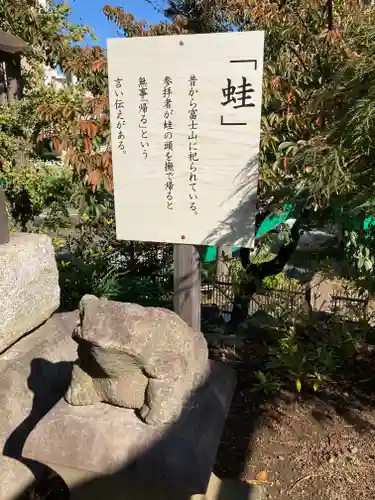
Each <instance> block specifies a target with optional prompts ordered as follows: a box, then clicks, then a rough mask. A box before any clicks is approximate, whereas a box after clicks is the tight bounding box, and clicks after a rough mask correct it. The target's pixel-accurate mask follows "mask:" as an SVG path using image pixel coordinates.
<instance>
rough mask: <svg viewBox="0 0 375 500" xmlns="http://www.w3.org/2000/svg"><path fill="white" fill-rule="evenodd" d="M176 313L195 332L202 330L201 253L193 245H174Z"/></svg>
mask: <svg viewBox="0 0 375 500" xmlns="http://www.w3.org/2000/svg"><path fill="white" fill-rule="evenodd" d="M173 260H174V295H173V308H174V311H175V312H176V313H177V314H178V315H179V316H180V317H181V318H182V319H183V320H184V321H185V322H186V323H187V324H188V325H189V326H191V327H192V328H193V330H195V331H197V332H199V331H200V329H201V272H200V256H199V252H198V251H197V249H196V248H195V246H193V245H174V247H173Z"/></svg>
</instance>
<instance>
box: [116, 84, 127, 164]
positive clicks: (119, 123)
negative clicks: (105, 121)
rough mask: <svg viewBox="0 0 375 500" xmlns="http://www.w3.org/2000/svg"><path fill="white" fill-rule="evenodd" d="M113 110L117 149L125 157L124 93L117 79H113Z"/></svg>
mask: <svg viewBox="0 0 375 500" xmlns="http://www.w3.org/2000/svg"><path fill="white" fill-rule="evenodd" d="M115 84H116V86H115V97H116V99H115V104H114V106H115V110H116V129H117V147H118V148H119V150H120V151H121V152H122V153H123V154H124V155H126V147H125V134H124V127H125V125H126V121H125V116H124V92H123V87H122V84H123V79H122V78H120V77H118V78H116V79H115Z"/></svg>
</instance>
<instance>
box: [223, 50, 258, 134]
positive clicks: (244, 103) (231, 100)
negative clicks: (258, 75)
mask: <svg viewBox="0 0 375 500" xmlns="http://www.w3.org/2000/svg"><path fill="white" fill-rule="evenodd" d="M230 63H231V64H249V63H251V64H253V66H254V70H255V71H256V70H257V69H258V61H257V60H256V59H232V60H231V61H230ZM254 92H255V90H254V89H253V85H252V83H251V82H249V81H248V80H247V78H246V76H243V77H242V82H241V83H240V84H239V85H234V84H233V82H232V79H231V78H227V84H226V87H224V88H223V89H222V93H223V97H224V101H222V102H221V105H222V106H228V104H229V105H232V107H233V109H239V108H254V107H255V103H254V102H253V99H254V95H253V93H254ZM220 124H221V125H240V126H245V125H247V122H227V121H225V119H224V116H223V115H221V121H220Z"/></svg>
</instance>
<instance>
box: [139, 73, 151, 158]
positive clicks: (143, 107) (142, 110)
mask: <svg viewBox="0 0 375 500" xmlns="http://www.w3.org/2000/svg"><path fill="white" fill-rule="evenodd" d="M138 89H139V97H140V104H139V114H140V122H139V128H140V131H141V149H142V155H143V158H144V159H145V160H147V158H148V148H149V143H148V130H147V123H148V118H147V114H148V99H147V95H148V88H147V80H146V78H145V77H144V76H142V77H140V78H139V83H138Z"/></svg>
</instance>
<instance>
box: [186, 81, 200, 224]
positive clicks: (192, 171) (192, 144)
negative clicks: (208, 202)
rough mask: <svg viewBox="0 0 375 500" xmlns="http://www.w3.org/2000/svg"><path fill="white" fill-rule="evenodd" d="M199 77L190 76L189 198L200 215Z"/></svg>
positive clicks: (192, 207) (191, 204)
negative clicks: (196, 97) (197, 99)
mask: <svg viewBox="0 0 375 500" xmlns="http://www.w3.org/2000/svg"><path fill="white" fill-rule="evenodd" d="M197 92H198V90H197V77H196V76H195V75H191V76H190V78H189V98H190V99H189V111H188V114H189V137H188V139H189V187H190V192H189V200H190V210H191V211H192V212H193V213H194V214H195V215H198V208H197V200H198V194H197V182H198V174H197V170H198V168H197V165H198V162H199V151H198V105H197V102H196V99H195V95H196V94H197Z"/></svg>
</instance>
